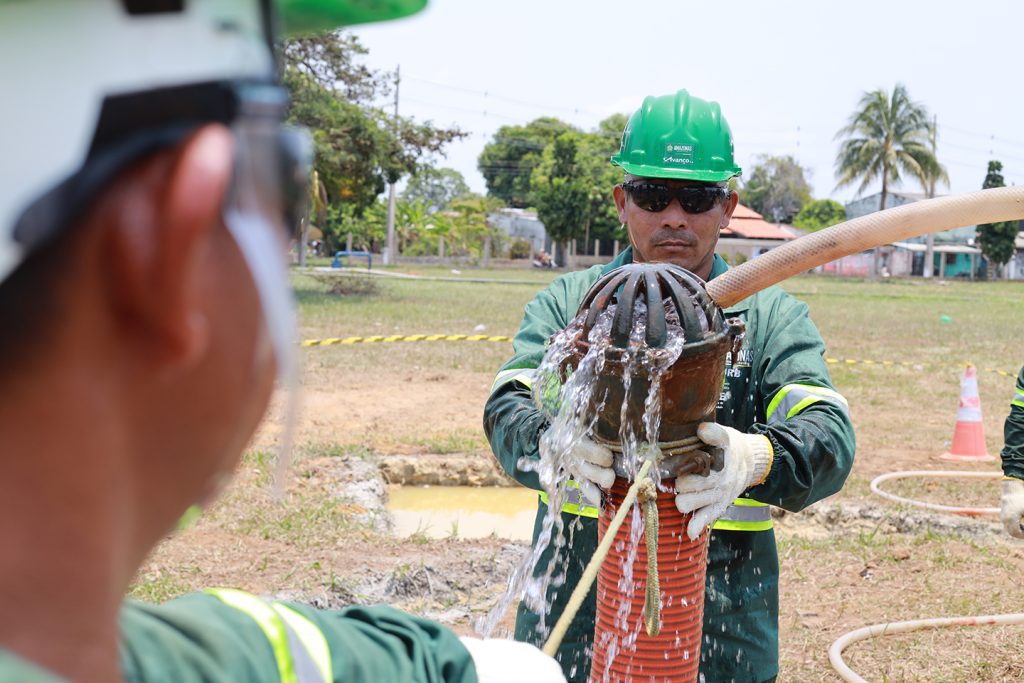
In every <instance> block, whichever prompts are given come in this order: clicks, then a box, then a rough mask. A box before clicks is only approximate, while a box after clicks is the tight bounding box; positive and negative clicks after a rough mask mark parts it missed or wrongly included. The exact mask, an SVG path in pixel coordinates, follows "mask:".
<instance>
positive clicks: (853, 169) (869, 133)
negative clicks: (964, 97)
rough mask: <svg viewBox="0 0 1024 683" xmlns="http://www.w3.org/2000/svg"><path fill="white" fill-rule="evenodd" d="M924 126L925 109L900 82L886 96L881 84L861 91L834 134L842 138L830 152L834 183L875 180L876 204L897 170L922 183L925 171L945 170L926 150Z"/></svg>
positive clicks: (896, 177) (898, 175) (898, 177)
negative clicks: (834, 152)
mask: <svg viewBox="0 0 1024 683" xmlns="http://www.w3.org/2000/svg"><path fill="white" fill-rule="evenodd" d="M929 128H930V122H929V120H928V111H927V110H926V109H925V107H924V106H923V105H921V104H918V103H917V102H914V101H912V100H911V99H910V96H909V95H908V94H907V89H906V86H904V85H903V84H897V85H896V86H895V87H894V88H893V91H892V94H891V95H890V93H888V92H886V91H885V90H883V89H881V88H880V89H878V90H874V91H871V92H866V93H864V94H863V95H862V96H861V98H860V102H859V104H858V106H857V109H856V110H855V111H854V112H853V114H851V115H850V119H849V121H848V122H847V124H846V125H845V126H844V127H843V128H841V129H840V130H839V132H838V133H836V139H837V140H840V139H841V140H843V142H842V144H841V145H840V147H839V154H838V156H837V157H836V165H835V167H836V177H837V178H838V179H839V182H838V184H837V185H836V188H837V189H838V188H841V187H847V186H850V185H853V184H856V183H859V185H858V187H857V192H858V193H860V192H863V191H864V190H865V189H867V187H868V186H869V185H871V183H873V182H874V181H875V180H881V182H882V201H881V207H880V208H882V209H884V208H885V207H886V200H887V198H888V195H889V188H890V187H891V186H893V185H897V184H899V183H900V182H901V180H902V176H903V174H907V175H909V176H911V177H913V178H915V179H916V180H918V181H919V182H920V183H921V185H922V187H924V188H927V187H928V182H929V178H930V177H931V176H933V175H936V174H942V175H944V174H945V169H943V168H942V166H941V165H940V164H939V162H938V160H937V159H936V158H935V155H934V154H933V153H932V151H931V149H930V146H929V138H928V132H929Z"/></svg>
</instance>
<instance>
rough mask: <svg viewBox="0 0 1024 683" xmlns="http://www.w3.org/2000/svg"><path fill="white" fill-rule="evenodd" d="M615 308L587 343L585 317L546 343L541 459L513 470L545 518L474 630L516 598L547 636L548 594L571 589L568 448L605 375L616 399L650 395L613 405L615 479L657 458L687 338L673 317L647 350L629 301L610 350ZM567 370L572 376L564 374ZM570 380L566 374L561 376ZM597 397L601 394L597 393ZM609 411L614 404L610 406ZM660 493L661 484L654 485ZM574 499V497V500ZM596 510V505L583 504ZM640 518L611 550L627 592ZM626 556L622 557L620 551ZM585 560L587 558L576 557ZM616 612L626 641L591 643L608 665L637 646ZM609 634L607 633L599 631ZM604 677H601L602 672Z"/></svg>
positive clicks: (631, 586)
mask: <svg viewBox="0 0 1024 683" xmlns="http://www.w3.org/2000/svg"><path fill="white" fill-rule="evenodd" d="M614 313H615V305H614V304H613V305H611V306H609V307H608V308H607V309H606V310H605V311H603V312H602V313H601V315H600V316H599V317H598V320H597V322H596V323H595V325H594V326H593V328H592V329H591V331H590V334H589V335H588V336H587V339H586V340H583V339H582V336H583V334H582V332H583V318H582V316H580V317H577V318H576V319H575V320H573V322H572V323H570V324H569V326H567V327H566V328H565V330H563V331H561V332H559V333H558V334H556V335H555V336H554V337H553V338H552V341H551V344H550V346H549V348H548V351H547V353H546V354H545V356H544V360H543V361H542V363H541V365H540V367H539V368H538V369H537V371H536V375H535V377H534V384H533V394H534V400H535V402H536V403H537V404H538V405H540V406H541V407H542V409H544V410H545V411H546V412H547V413H548V414H549V415H552V418H551V426H550V427H549V428H548V429H547V430H546V431H545V432H544V434H543V435H542V436H541V442H542V443H541V452H542V453H545V454H546V455H547V457H544V458H538V459H536V460H534V459H525V458H524V459H523V460H521V461H520V463H519V468H520V469H521V470H523V471H533V472H536V473H537V475H538V478H539V480H540V483H541V485H542V486H543V488H544V492H545V493H546V494H547V496H548V508H547V514H546V515H545V517H544V520H543V522H542V528H541V532H540V534H539V535H538V537H537V539H536V542H535V544H534V546H533V548H532V549H531V550H530V552H529V553H527V555H526V556H525V557H524V559H523V561H522V562H521V563H520V565H519V566H518V567H517V568H516V570H515V571H514V572H513V574H512V576H511V578H510V579H509V584H508V589H507V590H506V592H505V594H504V595H503V596H502V598H501V599H500V600H499V601H498V603H497V605H496V606H495V608H494V609H493V610H492V611H491V612H490V614H489V615H488V616H487V617H486V618H485V619H483V620H481V622H480V623H478V625H477V627H478V631H480V632H481V633H482V634H483V635H484V637H489V636H490V635H491V634H492V633H493V632H494V630H495V628H496V626H497V624H498V622H499V621H500V620H501V618H502V617H503V615H504V614H505V612H506V611H507V610H508V608H509V607H510V606H511V605H512V603H513V602H514V601H516V600H522V601H523V603H524V606H525V607H527V608H528V609H529V610H530V611H532V612H534V613H535V614H538V615H539V616H540V619H539V623H538V626H537V634H536V635H537V637H538V640H540V641H543V640H545V639H546V638H547V635H548V632H549V630H550V628H551V626H552V625H553V624H549V623H548V621H549V619H548V611H549V608H550V605H549V604H548V602H547V599H548V594H549V592H551V590H552V589H557V590H559V591H560V590H569V591H571V590H572V589H573V588H575V586H565V587H564V588H563V584H564V583H565V567H559V566H558V565H559V562H558V559H559V554H560V553H559V551H560V550H562V549H563V548H564V547H565V546H566V544H567V543H569V544H571V540H570V539H571V537H572V533H571V532H573V531H575V530H576V529H578V528H581V525H580V526H579V527H577V524H579V523H575V524H570V528H569V529H568V531H569V532H570V533H569V534H567V533H566V531H567V529H566V528H565V526H566V525H565V523H564V521H563V518H562V515H561V514H559V511H560V510H561V509H562V506H563V504H565V503H566V502H567V501H568V500H569V497H570V494H571V493H575V491H574V490H573V489H570V487H569V486H568V484H569V474H568V473H569V471H571V470H572V469H573V468H574V467H575V466H576V465H578V464H579V462H578V457H579V456H577V455H576V454H575V453H574V451H575V449H576V446H577V445H578V444H579V443H580V442H581V441H582V440H583V439H585V438H594V437H593V436H592V434H593V431H594V427H595V424H596V422H597V420H598V416H599V414H601V413H602V411H604V409H605V407H606V402H607V401H608V398H609V397H608V392H607V391H603V392H602V391H601V390H600V389H599V384H600V383H599V381H598V380H599V379H600V378H602V377H603V376H605V375H606V374H608V373H616V374H618V375H620V376H621V382H622V387H623V389H624V391H623V393H622V395H623V396H626V397H629V396H631V395H632V394H631V390H632V389H633V388H634V387H633V385H634V382H639V383H640V384H638V386H639V387H641V388H642V387H643V386H644V385H646V386H648V387H649V389H648V393H647V396H646V398H645V400H644V402H643V411H642V414H639V415H638V414H637V413H638V412H639V411H638V409H637V408H638V406H631V405H627V401H624V402H623V405H622V406H619V407H618V411H617V412H618V415H619V424H620V429H619V443H617V444H612V445H610V446H611V448H612V450H613V452H615V455H616V472H617V475H618V476H620V477H623V476H624V478H625V479H626V480H628V481H632V480H633V479H634V478H635V476H636V473H637V472H638V470H639V468H640V466H641V464H642V463H643V461H644V460H646V459H650V458H654V457H657V455H658V451H657V446H656V445H655V444H656V443H657V441H658V433H659V430H660V426H661V386H662V379H663V377H664V376H665V374H666V372H667V371H668V370H669V369H670V368H671V367H672V366H673V364H674V363H675V362H676V360H677V359H678V358H679V355H680V353H681V352H682V349H683V345H684V343H685V339H684V337H683V330H682V328H681V327H680V326H679V325H678V318H676V319H675V320H671V319H670V321H669V322H670V325H669V327H668V331H669V334H668V341H667V343H666V345H665V346H664V347H661V348H651V347H649V346H647V345H646V344H645V343H644V336H645V328H646V318H647V315H646V314H647V310H646V304H645V302H644V301H643V300H642V299H641V300H637V301H636V302H635V304H634V315H633V321H634V323H633V329H632V330H631V334H630V344H629V347H628V348H627V349H617V348H615V347H613V346H612V343H611V340H610V330H611V323H612V318H613V316H614ZM584 349H585V351H586V352H585V354H584V355H583V357H582V359H580V360H579V362H578V363H577V365H576V367H575V369H572V370H570V371H569V372H568V373H567V371H566V368H567V367H569V365H570V363H571V361H572V359H573V357H574V356H578V354H579V352H580V351H582V350H584ZM570 373H571V374H570ZM566 375H568V376H566ZM598 394H601V395H598ZM610 408H611V409H612V410H614V409H615V408H616V406H611V407H610ZM651 472H652V474H653V477H654V479H655V482H656V483H658V484H660V476H661V475H660V472H659V468H658V467H653V468H651ZM659 488H660V486H659ZM574 502H575V499H574ZM583 502H585V503H587V504H593V505H596V504H597V503H596V502H595V501H583ZM643 530H644V527H643V520H642V515H640V514H639V505H635V506H634V509H633V519H632V524H631V527H630V542H629V546H628V547H627V548H616V551H617V552H616V554H615V557H617V558H618V559H617V560H609V561H617V562H621V571H622V577H623V578H622V584H621V586H620V589H624V590H627V591H629V592H633V591H636V590H637V589H638V585H637V582H636V581H634V579H633V565H634V563H635V561H636V558H637V553H638V550H639V548H640V545H641V537H642V535H643ZM549 548H550V549H551V558H552V559H551V560H550V561H549V562H548V563H547V565H546V566H543V567H539V566H538V565H539V563H540V562H541V559H542V557H543V555H544V554H545V552H546V551H548V550H549ZM623 551H624V552H623ZM581 559H582V560H584V561H586V560H589V558H581ZM624 607H625V608H624V609H620V610H619V614H617V621H618V622H620V624H621V625H622V626H623V627H624V628H623V632H626V633H628V634H629V635H628V636H627V637H626V638H625V639H624V641H625V642H610V643H609V642H602V643H596V644H595V645H596V647H598V648H602V649H603V650H605V651H607V652H608V654H609V656H608V659H607V661H608V663H609V664H610V663H611V662H612V661H614V659H615V656H614V655H615V653H617V652H619V651H620V650H621V649H623V648H625V649H629V648H635V646H636V641H637V637H638V635H639V633H640V629H641V628H642V624H640V623H638V624H636V628H635V629H634V628H628V629H627V628H625V627H626V621H627V620H628V606H624ZM605 635H607V634H605ZM606 677H607V673H606Z"/></svg>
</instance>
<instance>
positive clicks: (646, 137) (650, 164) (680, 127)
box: [611, 90, 741, 183]
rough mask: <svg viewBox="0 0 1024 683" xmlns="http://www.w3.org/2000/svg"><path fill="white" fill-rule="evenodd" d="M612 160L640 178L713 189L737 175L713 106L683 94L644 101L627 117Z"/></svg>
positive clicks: (726, 132)
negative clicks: (692, 182) (693, 183)
mask: <svg viewBox="0 0 1024 683" xmlns="http://www.w3.org/2000/svg"><path fill="white" fill-rule="evenodd" d="M611 160H612V163H613V164H615V165H616V166H621V167H622V170H624V171H625V172H626V173H630V174H632V175H635V176H640V177H643V178H671V179H676V180H697V181H701V182H707V183H717V182H722V181H725V180H728V179H729V178H732V177H734V176H738V175H739V174H740V172H741V170H740V167H739V166H737V165H736V162H735V161H734V160H733V147H732V131H731V130H730V129H729V124H728V123H727V122H726V120H725V117H723V116H722V108H721V107H720V106H719V105H718V102H708V101H706V100H702V99H700V98H697V97H693V96H692V95H690V93H689V92H687V91H686V90H680V91H679V92H677V93H676V94H674V95H664V96H662V97H654V96H649V97H647V98H646V99H644V103H643V105H641V107H640V108H639V109H637V110H636V111H635V112H634V113H633V115H632V116H630V117H629V121H628V122H627V123H626V129H625V130H624V131H623V132H622V144H621V145H620V147H619V151H618V152H617V153H616V154H615V155H614V156H613V157H612V159H611Z"/></svg>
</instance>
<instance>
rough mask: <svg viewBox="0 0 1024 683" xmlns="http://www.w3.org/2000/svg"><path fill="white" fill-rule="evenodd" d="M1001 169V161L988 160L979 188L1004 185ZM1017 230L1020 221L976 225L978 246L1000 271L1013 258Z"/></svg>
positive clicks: (985, 188)
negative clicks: (983, 178)
mask: <svg viewBox="0 0 1024 683" xmlns="http://www.w3.org/2000/svg"><path fill="white" fill-rule="evenodd" d="M1002 171H1003V164H1002V163H1001V162H999V161H990V162H988V173H986V174H985V181H984V182H983V183H982V185H981V188H982V189H983V190H987V189H989V188H990V187H1005V186H1006V183H1005V182H1004V181H1003V173H1002ZM1018 232H1020V221H1001V222H999V223H986V224H985V225H979V226H978V230H977V236H978V246H979V247H980V248H981V253H982V254H984V255H985V258H987V259H988V260H989V262H990V263H991V264H992V265H993V266H995V267H996V268H997V269H998V270H999V271H1000V272H1001V271H1002V269H1003V266H1004V265H1005V264H1006V262H1007V261H1009V260H1010V259H1011V258H1013V252H1014V240H1016V239H1017V233H1018Z"/></svg>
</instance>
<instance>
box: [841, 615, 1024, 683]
mask: <svg viewBox="0 0 1024 683" xmlns="http://www.w3.org/2000/svg"><path fill="white" fill-rule="evenodd" d="M1011 624H1024V612H1022V613H1017V614H991V615H986V616H981V617H943V618H939V619H915V620H913V621H893V622H890V623H888V624H873V625H871V626H865V627H864V628H859V629H857V630H856V631H850V632H849V633H847V634H845V635H842V636H840V637H839V638H838V639H837V640H836V642H834V643H832V647H830V648H829V649H828V661H829V663H831V664H832V668H833V669H835V670H836V673H837V674H839V677H840V678H842V679H843V680H844V681H846V682H847V683H868V682H867V681H866V680H864V679H863V678H861V677H860V676H858V675H857V674H856V673H855V672H854V671H853V669H851V668H850V667H848V666H847V665H846V662H844V661H843V650H844V649H846V647H847V646H848V645H850V644H852V643H856V642H857V641H858V640H864V639H865V638H873V637H874V636H891V635H895V634H897V633H908V632H910V631H920V630H922V629H932V628H950V627H957V626H986V625H991V626H1000V625H1002V626H1006V625H1011Z"/></svg>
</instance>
